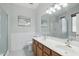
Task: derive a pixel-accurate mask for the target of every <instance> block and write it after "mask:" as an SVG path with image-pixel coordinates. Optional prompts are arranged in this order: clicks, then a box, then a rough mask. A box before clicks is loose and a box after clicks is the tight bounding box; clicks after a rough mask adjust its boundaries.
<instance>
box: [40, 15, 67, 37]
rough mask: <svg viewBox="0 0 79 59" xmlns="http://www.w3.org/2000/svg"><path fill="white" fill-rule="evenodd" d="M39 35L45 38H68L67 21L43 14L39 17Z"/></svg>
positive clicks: (63, 18)
mask: <svg viewBox="0 0 79 59" xmlns="http://www.w3.org/2000/svg"><path fill="white" fill-rule="evenodd" d="M41 33H42V34H43V35H45V36H52V37H59V38H68V26H67V19H66V18H65V17H60V18H59V17H58V16H53V15H49V14H45V15H43V16H42V17H41Z"/></svg>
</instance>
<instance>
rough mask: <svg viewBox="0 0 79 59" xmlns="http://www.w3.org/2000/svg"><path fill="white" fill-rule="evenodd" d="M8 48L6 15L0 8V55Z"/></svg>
mask: <svg viewBox="0 0 79 59" xmlns="http://www.w3.org/2000/svg"><path fill="white" fill-rule="evenodd" d="M7 50H8V15H7V14H6V12H5V11H4V10H3V9H1V8H0V56H3V55H5V54H6V52H7Z"/></svg>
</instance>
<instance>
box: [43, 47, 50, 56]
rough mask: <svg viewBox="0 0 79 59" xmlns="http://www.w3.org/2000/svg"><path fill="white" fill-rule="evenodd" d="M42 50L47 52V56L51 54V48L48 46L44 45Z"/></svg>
mask: <svg viewBox="0 0 79 59" xmlns="http://www.w3.org/2000/svg"><path fill="white" fill-rule="evenodd" d="M43 51H44V52H45V53H47V54H48V55H49V56H50V55H51V50H50V49H49V48H48V47H46V46H44V49H43Z"/></svg>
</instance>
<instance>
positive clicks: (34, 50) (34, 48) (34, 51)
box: [32, 44, 36, 55]
mask: <svg viewBox="0 0 79 59" xmlns="http://www.w3.org/2000/svg"><path fill="white" fill-rule="evenodd" d="M32 50H33V53H34V55H36V45H35V44H33V45H32Z"/></svg>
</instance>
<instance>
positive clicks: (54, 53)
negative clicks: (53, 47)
mask: <svg viewBox="0 0 79 59" xmlns="http://www.w3.org/2000/svg"><path fill="white" fill-rule="evenodd" d="M52 56H61V55H60V54H58V53H56V52H55V51H52Z"/></svg>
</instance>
